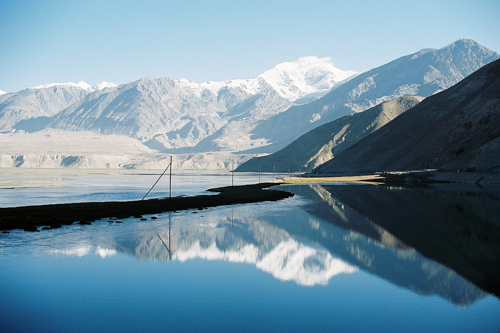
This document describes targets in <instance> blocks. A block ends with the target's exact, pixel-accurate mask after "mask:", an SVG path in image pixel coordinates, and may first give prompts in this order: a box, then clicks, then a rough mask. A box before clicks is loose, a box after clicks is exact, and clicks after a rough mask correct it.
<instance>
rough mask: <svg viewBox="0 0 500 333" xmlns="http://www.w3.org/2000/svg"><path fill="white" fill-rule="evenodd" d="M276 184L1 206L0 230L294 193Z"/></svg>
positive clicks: (276, 197) (48, 226)
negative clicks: (123, 198)
mask: <svg viewBox="0 0 500 333" xmlns="http://www.w3.org/2000/svg"><path fill="white" fill-rule="evenodd" d="M276 185H278V184H276V183H260V184H254V185H242V186H227V187H220V188H214V189H209V190H207V191H210V192H218V193H219V194H217V195H208V194H207V195H198V196H193V197H173V198H171V199H169V198H162V199H149V200H143V201H141V200H138V201H107V202H84V203H69V204H51V205H36V206H24V207H9V208H0V230H2V231H4V232H6V231H7V230H12V229H23V230H26V231H39V229H40V227H42V228H43V229H51V228H60V227H61V226H62V225H70V224H73V223H75V222H78V223H79V224H90V223H91V222H93V221H96V220H101V219H110V220H111V221H118V220H119V219H124V218H128V217H138V218H140V217H142V215H145V214H159V213H162V212H167V211H176V210H186V209H202V208H208V207H217V206H223V205H232V204H242V203H253V202H261V201H277V200H281V199H285V198H289V197H292V196H293V193H289V192H285V191H280V190H271V189H268V188H269V187H271V186H276Z"/></svg>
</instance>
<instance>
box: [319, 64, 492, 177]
mask: <svg viewBox="0 0 500 333" xmlns="http://www.w3.org/2000/svg"><path fill="white" fill-rule="evenodd" d="M499 111H500V60H496V61H494V62H493V63H491V64H488V65H486V66H484V67H483V68H481V69H480V70H478V71H476V72H475V73H473V74H472V75H470V76H469V77H467V78H466V79H464V80H462V81H461V82H459V83H458V84H456V85H455V86H453V87H452V88H449V89H447V90H445V91H443V92H441V93H439V94H436V95H434V96H431V97H428V98H427V99H425V100H424V101H422V102H421V103H420V104H418V105H416V106H415V107H413V108H411V109H410V110H408V111H406V112H405V113H403V114H402V115H400V116H399V117H397V118H395V119H394V120H393V121H391V122H390V123H388V124H387V125H385V126H384V127H382V128H381V129H380V130H378V131H376V132H375V133H373V134H371V135H369V136H367V137H366V138H364V139H362V140H360V141H359V142H357V143H356V144H354V145H352V146H351V147H350V148H348V149H346V150H344V151H343V152H341V153H340V154H339V155H338V156H336V157H335V158H333V159H331V160H330V161H328V162H326V163H324V164H322V165H321V166H319V167H318V168H316V169H315V170H314V172H315V173H321V174H325V173H326V174H331V173H337V172H350V173H352V172H355V173H358V172H370V171H400V170H422V169H440V170H466V171H476V170H477V171H488V172H490V171H499V170H500V139H499V137H500V113H499Z"/></svg>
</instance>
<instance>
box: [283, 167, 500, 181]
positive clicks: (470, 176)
mask: <svg viewBox="0 0 500 333" xmlns="http://www.w3.org/2000/svg"><path fill="white" fill-rule="evenodd" d="M280 179H281V180H282V181H283V183H284V184H300V183H358V184H395V183H401V184H405V183H406V184H408V183H462V184H500V173H493V172H490V173H486V172H465V171H464V172H447V171H435V170H431V171H427V170H423V171H393V172H376V173H372V174H363V175H316V174H304V175H302V176H301V177H283V178H280Z"/></svg>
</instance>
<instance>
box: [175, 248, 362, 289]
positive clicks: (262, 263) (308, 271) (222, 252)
mask: <svg viewBox="0 0 500 333" xmlns="http://www.w3.org/2000/svg"><path fill="white" fill-rule="evenodd" d="M194 258H202V259H205V260H225V261H229V262H238V263H250V264H254V265H255V266H256V267H257V268H258V269H261V270H263V271H264V272H267V273H269V274H271V275H272V276H273V277H275V278H277V279H279V280H282V281H294V282H295V283H297V284H299V285H303V286H314V285H318V284H321V285H326V284H328V281H329V280H330V279H331V278H332V277H334V276H336V275H338V274H342V273H354V272H356V271H357V268H356V267H354V266H351V265H349V264H347V263H345V262H343V261H342V260H340V259H338V258H334V257H332V255H331V254H330V253H329V252H328V251H327V250H326V249H324V248H322V247H320V246H314V245H313V246H309V245H305V244H303V243H299V242H298V241H296V240H295V239H287V240H283V241H282V242H280V243H278V244H276V246H275V247H274V248H273V249H271V251H269V252H263V251H262V249H259V247H257V246H255V245H253V244H247V245H245V246H242V247H240V248H238V249H232V250H230V249H220V248H219V247H218V246H217V245H216V243H211V244H210V245H208V246H202V245H201V243H200V241H196V242H195V243H193V244H192V245H191V247H189V248H187V249H183V250H177V251H176V252H175V253H174V255H173V259H174V260H179V261H181V262H184V261H186V260H189V259H194Z"/></svg>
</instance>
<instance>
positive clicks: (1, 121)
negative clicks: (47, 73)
mask: <svg viewBox="0 0 500 333" xmlns="http://www.w3.org/2000/svg"><path fill="white" fill-rule="evenodd" d="M114 86H116V85H115V84H112V83H109V82H102V83H100V84H97V85H95V86H91V85H89V84H87V83H85V82H83V81H80V82H78V83H72V82H70V83H55V84H47V85H41V86H36V87H32V88H27V89H24V90H21V91H19V92H17V93H5V94H1V96H0V130H6V129H7V130H8V129H11V128H13V127H14V126H15V125H16V124H17V123H19V122H20V121H22V120H26V119H31V118H36V117H51V116H53V115H55V114H57V113H58V112H60V111H62V110H64V109H65V108H67V107H68V106H70V105H71V104H73V103H76V102H78V101H79V100H81V99H82V98H84V97H85V96H87V95H88V94H89V93H91V92H94V91H102V90H103V89H106V88H112V87H114ZM44 119H45V118H44Z"/></svg>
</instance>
